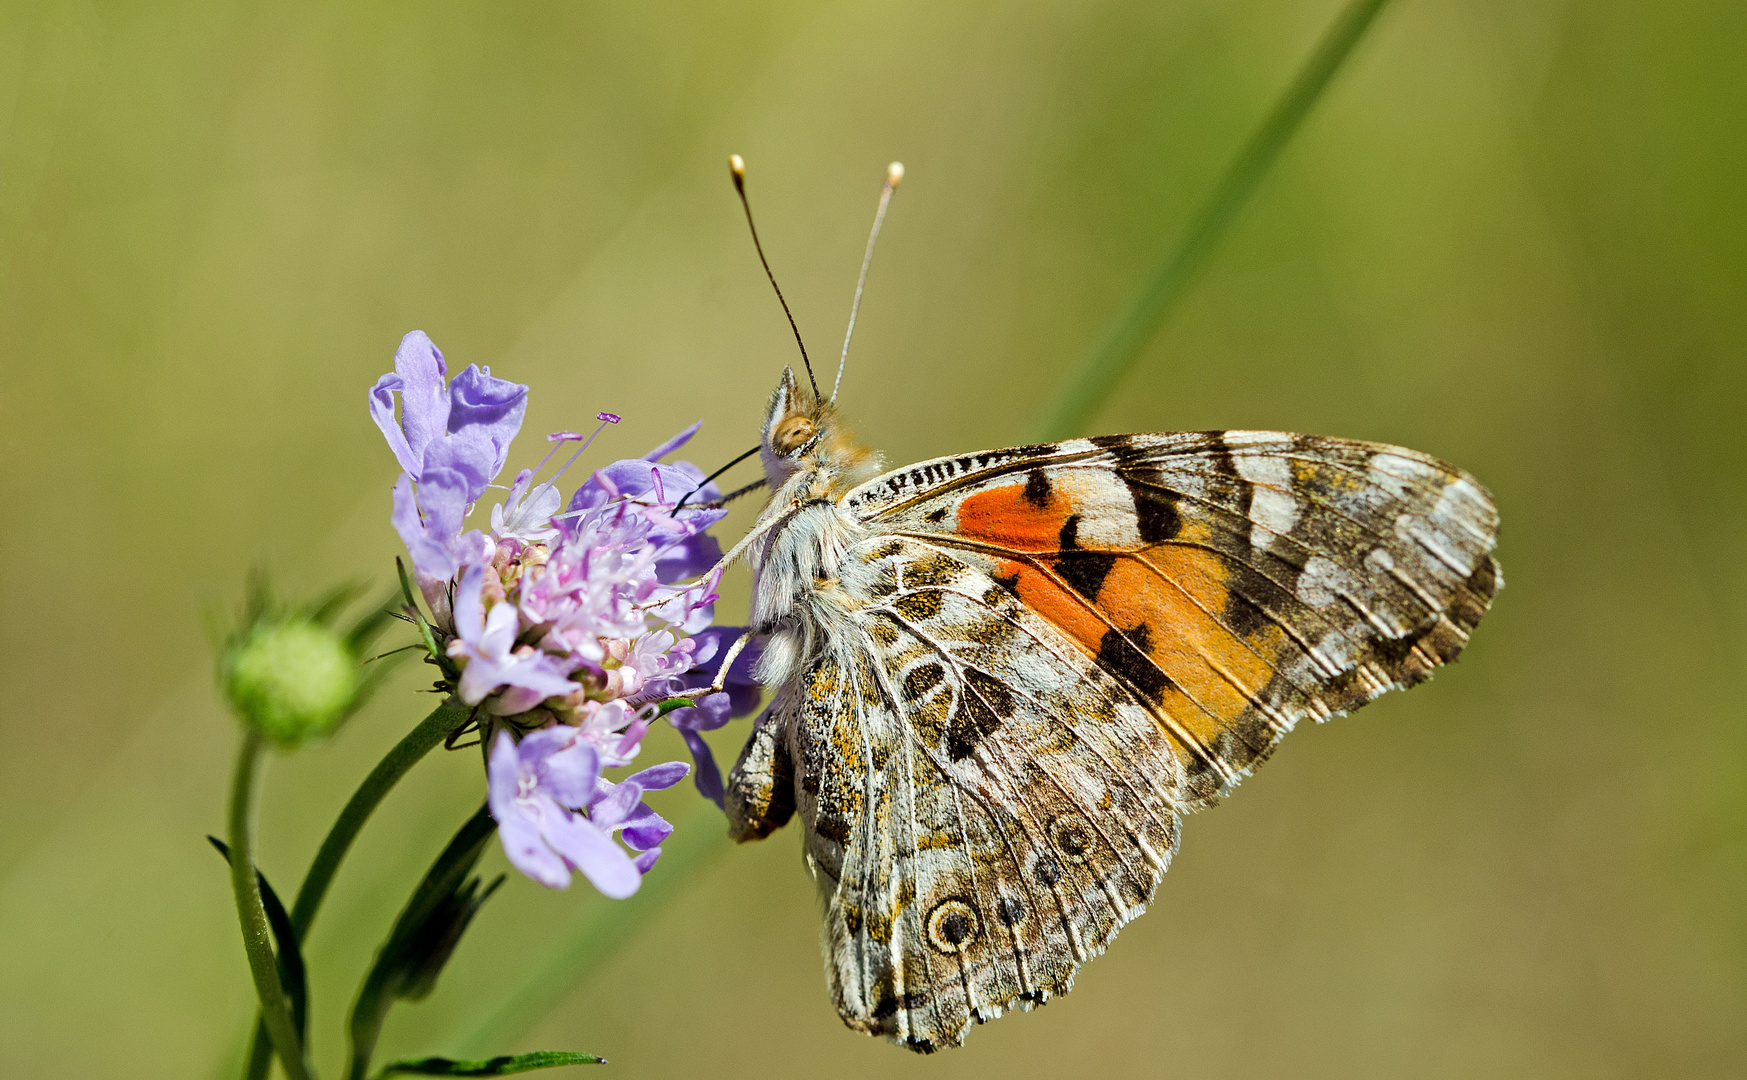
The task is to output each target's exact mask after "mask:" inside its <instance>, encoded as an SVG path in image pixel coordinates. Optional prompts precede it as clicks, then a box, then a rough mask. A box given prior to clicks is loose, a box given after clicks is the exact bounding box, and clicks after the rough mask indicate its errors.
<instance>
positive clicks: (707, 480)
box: [673, 446, 764, 511]
mask: <svg viewBox="0 0 1747 1080" xmlns="http://www.w3.org/2000/svg"><path fill="white" fill-rule="evenodd" d="M762 449H764V447H763V446H754V447H753V448H752V449H750V450H748V451H746V453H744V454H741V455H740V456H739V457H737V458H735V459H734V460H733V461H730V462H729V463H728V464H726V465H724V466H722V467H721V468H720V469H717V470H716V471H715V472H713V473H711V474H710V475H708V476H706V477H704V478H703V479H702V480H700V481H698V486H697V487H695V488H692V489H691V490H690V491H688V492H686V493H685V495H684V496H682V497H681V498H680V500H679V502H677V503H675V504H674V507H673V508H674V510H675V511H678V510H679V509H680V508H681V507H683V506H684V505H685V504H686V500H687V499H690V498H691V497H692V496H693V495H696V494H697V493H698V492H700V491H702V490H704V488H705V487H707V486H709V483H710V481H712V480H714V479H715V478H716V477H718V476H721V475H722V474H723V473H725V472H727V471H728V470H729V469H732V468H733V467H734V466H736V465H738V464H740V463H741V462H742V461H745V460H746V459H747V458H749V457H751V456H752V455H753V454H756V453H758V452H759V451H760V450H762Z"/></svg>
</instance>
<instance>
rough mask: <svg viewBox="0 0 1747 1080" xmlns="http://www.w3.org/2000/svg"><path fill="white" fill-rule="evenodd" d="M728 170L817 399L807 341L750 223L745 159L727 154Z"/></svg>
mask: <svg viewBox="0 0 1747 1080" xmlns="http://www.w3.org/2000/svg"><path fill="white" fill-rule="evenodd" d="M728 171H729V172H731V173H733V174H734V191H735V193H736V194H738V195H739V196H740V206H741V207H742V208H743V209H744V210H745V211H746V227H747V228H748V229H750V230H752V246H753V248H754V249H756V250H757V252H758V261H759V262H761V263H763V264H764V276H765V277H767V278H769V279H770V287H771V288H772V289H775V290H776V299H777V302H778V303H779V304H781V305H782V306H783V314H784V315H787V316H788V317H789V329H790V330H793V331H794V332H795V344H796V345H799V346H800V347H801V363H802V364H804V365H806V368H807V381H808V382H810V383H812V384H813V400H814V401H818V400H819V380H818V379H815V378H814V377H813V361H811V360H809V359H807V343H806V342H804V341H802V340H801V328H800V327H798V326H796V325H795V313H794V312H792V311H790V310H789V302H788V301H787V300H784V299H783V291H782V287H781V286H780V285H778V284H777V283H776V275H775V274H773V273H771V272H770V260H769V259H766V258H765V257H764V245H763V244H761V243H759V242H758V226H757V225H754V224H753V223H752V204H751V203H749V202H747V201H746V159H745V158H743V157H741V156H740V155H739V154H729V155H728Z"/></svg>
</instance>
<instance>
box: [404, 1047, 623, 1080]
mask: <svg viewBox="0 0 1747 1080" xmlns="http://www.w3.org/2000/svg"><path fill="white" fill-rule="evenodd" d="M606 1063H607V1059H606V1058H599V1057H595V1056H594V1055H593V1054H578V1053H575V1052H573V1051H570V1050H536V1051H534V1052H533V1053H531V1054H516V1055H514V1056H513V1057H512V1056H509V1055H505V1056H503V1057H494V1058H488V1059H486V1060H485V1061H454V1060H451V1059H449V1058H440V1057H429V1058H409V1059H407V1060H406V1061H396V1062H394V1063H393V1064H391V1065H385V1066H383V1068H382V1071H381V1072H379V1073H377V1074H376V1080H383V1078H384V1077H389V1076H407V1075H410V1076H509V1075H510V1074H511V1073H523V1072H533V1071H534V1070H535V1069H555V1068H557V1067H558V1066H560V1065H605V1064H606Z"/></svg>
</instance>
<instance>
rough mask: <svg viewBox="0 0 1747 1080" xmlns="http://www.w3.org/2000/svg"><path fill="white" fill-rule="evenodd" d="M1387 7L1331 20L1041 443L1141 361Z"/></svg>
mask: <svg viewBox="0 0 1747 1080" xmlns="http://www.w3.org/2000/svg"><path fill="white" fill-rule="evenodd" d="M1387 3H1388V0H1349V3H1348V4H1347V6H1346V7H1345V8H1343V9H1342V10H1341V13H1340V14H1339V15H1338V16H1336V17H1335V21H1334V22H1333V23H1331V24H1330V25H1329V28H1328V30H1327V31H1326V32H1325V33H1324V34H1323V36H1322V40H1321V41H1320V42H1319V43H1318V44H1317V47H1316V51H1315V52H1313V53H1311V54H1310V58H1309V59H1308V60H1306V61H1305V62H1304V66H1303V67H1302V68H1300V69H1299V71H1298V74H1297V76H1296V77H1295V78H1294V79H1293V80H1292V83H1291V85H1290V86H1288V87H1287V89H1286V93H1285V94H1284V95H1283V96H1282V97H1281V98H1280V100H1279V101H1277V102H1275V103H1274V107H1273V108H1272V109H1271V110H1269V112H1268V115H1267V116H1266V117H1265V118H1263V120H1262V123H1261V125H1260V126H1258V127H1257V128H1256V130H1255V131H1254V132H1252V133H1251V134H1250V137H1249V140H1248V141H1247V142H1245V143H1244V145H1243V148H1242V149H1241V150H1239V151H1238V155H1237V157H1235V158H1233V159H1232V161H1231V164H1230V165H1228V166H1226V170H1225V174H1224V175H1223V176H1221V177H1220V180H1219V183H1218V185H1216V186H1215V187H1214V189H1213V191H1212V192H1211V193H1210V194H1209V195H1208V196H1207V201H1206V202H1204V203H1202V204H1201V206H1200V208H1199V209H1197V210H1196V211H1195V216H1194V217H1192V218H1190V219H1189V225H1188V228H1186V229H1185V230H1184V231H1183V234H1182V236H1180V237H1179V238H1178V240H1177V242H1176V244H1175V245H1173V246H1172V247H1171V249H1170V250H1169V251H1167V252H1166V253H1165V257H1164V260H1163V261H1161V262H1160V263H1159V265H1158V268H1157V269H1156V270H1154V271H1153V276H1152V278H1151V279H1150V280H1148V281H1147V283H1146V284H1145V285H1144V286H1143V287H1142V288H1141V290H1140V291H1139V292H1138V293H1136V294H1135V296H1134V298H1133V299H1132V300H1130V301H1129V305H1128V307H1127V308H1126V309H1125V310H1123V312H1122V313H1121V314H1120V315H1118V316H1117V317H1116V319H1115V320H1114V321H1113V322H1111V324H1110V325H1109V327H1108V328H1106V330H1105V331H1104V335H1103V337H1101V338H1099V340H1098V341H1097V342H1096V343H1095V344H1094V345H1093V346H1092V348H1091V350H1090V351H1089V352H1087V353H1086V356H1085V359H1084V360H1082V361H1081V364H1080V370H1079V373H1078V374H1077V375H1075V376H1074V379H1073V381H1072V382H1070V383H1069V384H1068V388H1067V390H1066V391H1064V392H1063V394H1062V395H1061V397H1060V398H1058V399H1057V400H1056V407H1055V411H1054V412H1052V413H1051V414H1050V416H1049V418H1048V419H1047V420H1046V421H1044V423H1043V425H1042V426H1041V427H1040V428H1038V430H1037V437H1038V438H1039V439H1040V440H1043V441H1053V440H1055V439H1065V438H1068V437H1070V436H1073V435H1078V434H1079V433H1080V430H1081V428H1082V427H1083V426H1084V425H1085V423H1086V421H1088V420H1090V419H1091V418H1092V414H1093V413H1095V412H1096V411H1097V410H1098V408H1099V407H1100V406H1101V405H1103V404H1104V400H1105V399H1106V398H1108V397H1109V396H1110V392H1111V391H1112V390H1114V389H1115V388H1116V384H1117V382H1118V381H1120V380H1121V378H1122V377H1123V376H1124V375H1126V374H1127V373H1128V369H1129V368H1131V367H1133V366H1134V362H1135V361H1136V360H1138V359H1140V354H1141V351H1142V350H1143V349H1144V348H1146V344H1147V342H1148V341H1150V340H1151V339H1152V336H1153V334H1154V332H1156V331H1157V330H1158V328H1159V325H1160V324H1161V323H1163V322H1164V321H1165V317H1166V316H1167V315H1169V314H1170V313H1171V309H1172V308H1174V307H1175V306H1176V304H1177V301H1178V300H1180V299H1181V298H1182V296H1183V293H1184V292H1185V290H1186V289H1187V287H1188V285H1189V283H1190V282H1191V281H1192V280H1194V277H1195V274H1196V272H1197V271H1199V270H1200V269H1201V266H1202V264H1203V263H1205V262H1206V261H1207V258H1208V256H1209V255H1211V254H1212V253H1213V251H1214V249H1215V248H1216V247H1218V246H1219V241H1220V240H1221V238H1223V237H1224V236H1225V231H1226V229H1227V228H1229V227H1230V225H1231V223H1232V221H1234V220H1235V219H1236V218H1237V215H1238V212H1239V211H1240V210H1242V209H1243V207H1244V203H1246V202H1247V201H1248V200H1249V197H1250V196H1251V195H1252V194H1254V193H1255V190H1256V187H1257V186H1258V185H1259V184H1260V183H1261V182H1262V178H1263V177H1265V176H1266V175H1267V174H1268V170H1269V169H1271V168H1272V167H1273V165H1274V162H1275V161H1276V160H1277V159H1278V158H1279V156H1280V152H1281V151H1282V150H1283V149H1285V147H1286V144H1287V143H1288V142H1290V141H1291V139H1292V136H1293V135H1294V134H1296V133H1297V131H1298V128H1299V126H1300V125H1301V124H1303V122H1304V118H1305V117H1306V116H1308V115H1309V114H1310V110H1311V108H1312V106H1314V105H1315V104H1316V103H1317V101H1318V100H1319V99H1320V98H1321V97H1322V93H1323V91H1324V90H1327V89H1328V85H1329V83H1330V82H1331V81H1333V79H1334V77H1335V73H1336V72H1338V71H1340V69H1341V67H1342V65H1344V64H1345V63H1346V61H1347V58H1348V57H1349V56H1351V55H1352V52H1353V47H1354V46H1356V45H1357V44H1358V43H1359V40H1360V39H1361V38H1363V37H1364V36H1365V31H1366V30H1368V29H1370V27H1371V24H1372V23H1373V22H1374V21H1376V18H1377V14H1378V12H1380V11H1382V10H1383V7H1384V5H1385V4H1387Z"/></svg>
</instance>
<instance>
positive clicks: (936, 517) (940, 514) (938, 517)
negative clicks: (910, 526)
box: [924, 506, 946, 525]
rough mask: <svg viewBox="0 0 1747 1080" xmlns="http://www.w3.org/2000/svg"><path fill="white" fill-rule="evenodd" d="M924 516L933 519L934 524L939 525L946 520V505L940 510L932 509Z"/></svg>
mask: <svg viewBox="0 0 1747 1080" xmlns="http://www.w3.org/2000/svg"><path fill="white" fill-rule="evenodd" d="M924 516H925V517H926V518H927V519H928V520H929V521H932V522H933V523H934V524H936V525H938V524H940V523H941V522H943V521H945V520H946V507H944V506H943V507H941V508H940V509H938V510H931V511H929V512H928V513H927V514H926V515H924Z"/></svg>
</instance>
